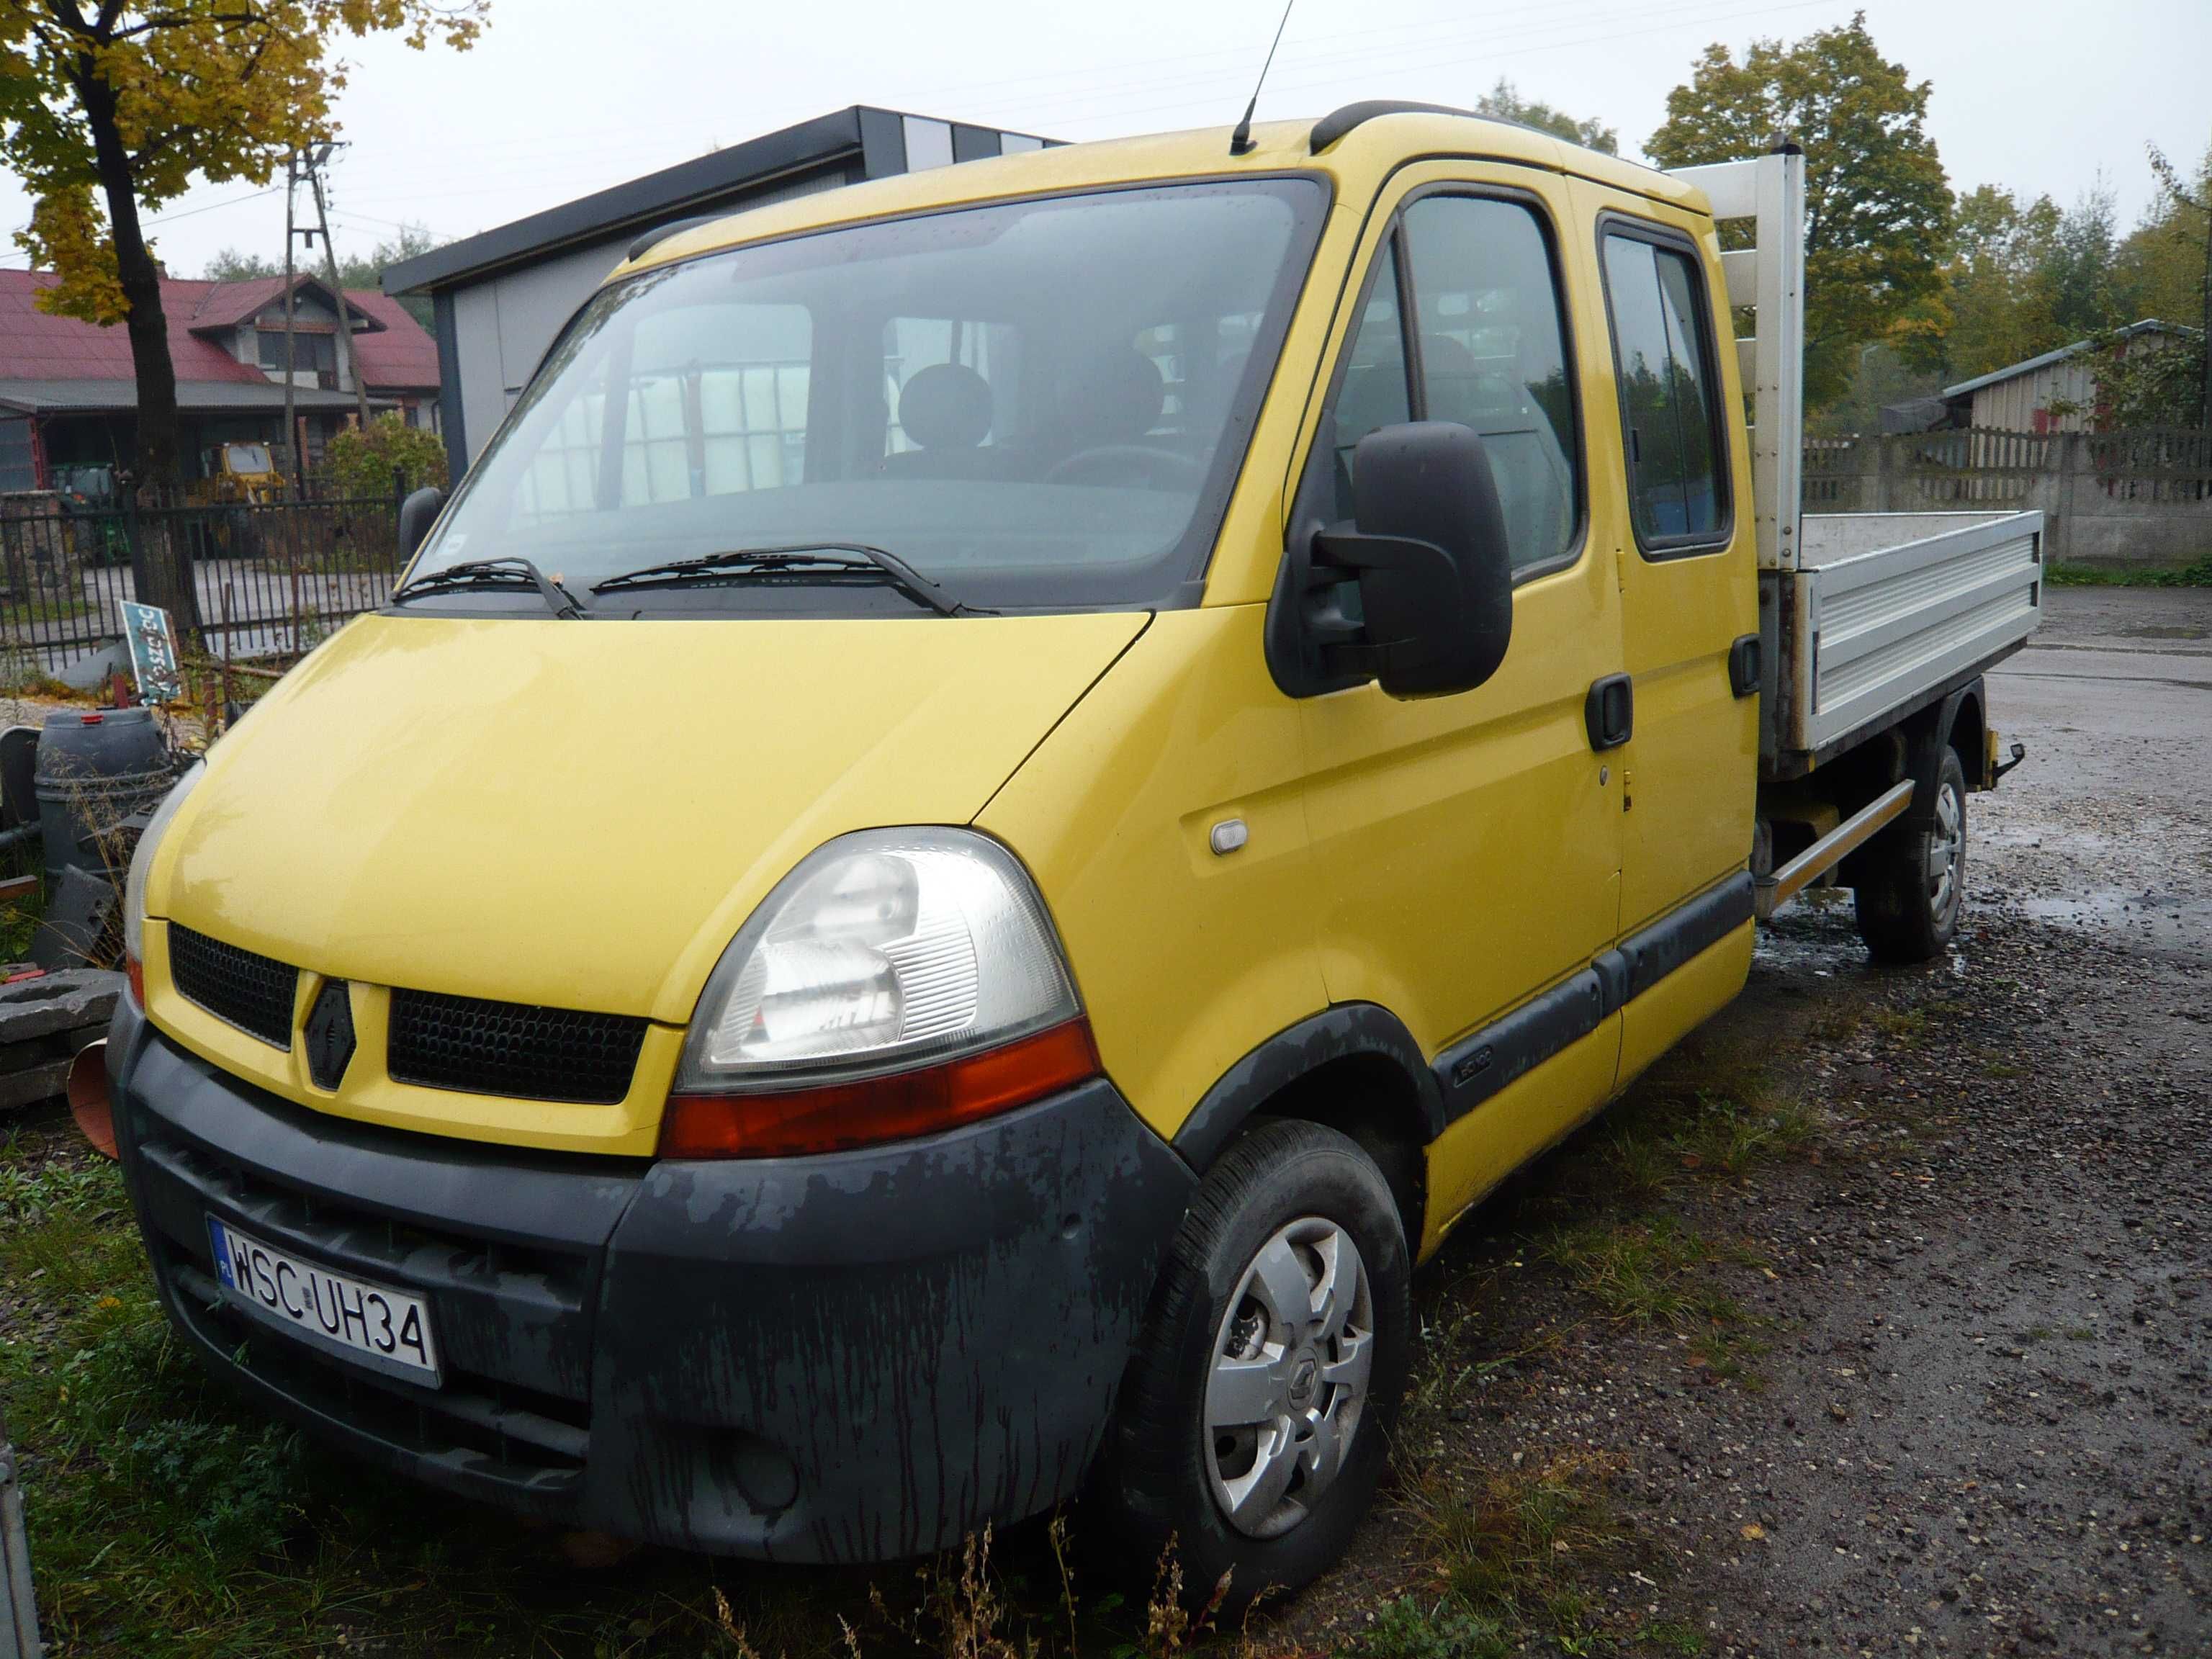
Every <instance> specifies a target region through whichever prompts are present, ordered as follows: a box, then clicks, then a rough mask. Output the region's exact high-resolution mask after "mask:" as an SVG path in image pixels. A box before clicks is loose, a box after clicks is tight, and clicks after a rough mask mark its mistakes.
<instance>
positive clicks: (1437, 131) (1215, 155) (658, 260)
mask: <svg viewBox="0 0 2212 1659" xmlns="http://www.w3.org/2000/svg"><path fill="white" fill-rule="evenodd" d="M1230 133H1231V129H1230V128H1228V127H1225V126H1222V127H1204V128H1199V129H1196V130H1194V131H1183V132H1164V133H1154V134H1150V135H1147V136H1146V137H1139V138H1114V139H1107V140H1104V141H1102V142H1099V143H1085V144H1057V145H1054V146H1052V147H1051V148H1049V149H1040V150H1031V151H1029V152H1026V153H1024V154H1019V155H1005V156H999V157H995V158H993V159H989V160H985V161H965V162H963V163H961V164H960V165H959V166H957V167H936V168H932V169H930V170H928V171H927V172H922V173H901V174H897V175H896V176H894V177H890V178H886V179H871V180H869V181H868V182H867V183H865V184H857V185H846V186H845V187H843V188H842V189H840V190H835V191H823V192H822V193H820V194H817V195H809V196H802V197H796V198H793V199H792V200H789V201H784V202H775V203H771V204H767V205H765V206H762V207H757V208H751V209H748V210H744V211H742V212H738V213H733V214H730V215H728V216H722V217H718V218H714V219H710V220H706V221H702V222H699V223H697V224H695V225H687V226H684V227H682V228H678V229H675V230H673V231H670V232H665V233H661V234H658V235H657V236H652V237H647V238H642V239H641V240H640V243H639V244H638V245H637V252H636V253H635V256H634V257H633V258H629V259H626V260H624V261H623V263H622V264H619V265H617V267H616V268H615V270H613V271H612V272H611V273H609V280H610V281H612V280H613V279H614V278H615V277H617V276H629V275H630V274H631V273H632V272H634V271H637V270H644V269H646V268H647V267H649V266H653V265H658V264H666V263H668V262H670V261H671V260H676V259H685V258H694V257H696V256H697V255H699V254H702V253H709V252H716V251H718V250H720V249H721V248H725V247H734V246H738V245H739V244H741V243H745V242H754V241H761V240H768V239H769V238H773V237H778V236H788V235H792V234H796V233H799V232H803V231H809V230H820V229H825V228H829V227H830V226H833V225H841V224H849V223H852V222H856V221H859V220H863V219H875V218H885V217H890V216H896V215H899V214H905V213H915V212H922V211H927V210H930V209H933V208H944V207H957V206H965V205H968V204H972V203H977V202H987V201H993V200H997V199H1000V198H1003V197H1020V196H1034V195H1041V194H1048V193H1052V192H1054V191H1072V190H1091V189H1098V188H1101V187H1103V186H1111V185H1133V184H1145V183H1150V182H1155V181H1164V180H1173V179H1231V178H1236V177H1238V176H1240V175H1245V174H1250V175H1255V176H1257V175H1267V174H1273V175H1280V174H1282V173H1286V172H1297V173H1319V174H1321V175H1322V176H1323V177H1325V178H1327V179H1329V180H1330V181H1331V182H1332V183H1333V184H1334V185H1335V186H1336V190H1337V194H1338V197H1339V199H1340V200H1355V201H1356V200H1359V199H1362V198H1363V197H1365V196H1368V195H1370V194H1371V193H1372V192H1373V191H1375V190H1376V188H1377V187H1379V186H1380V185H1381V184H1382V182H1383V179H1385V178H1387V177H1388V176H1389V174H1390V173H1392V172H1394V171H1395V170H1396V169H1397V168H1398V167H1400V166H1401V165H1403V164H1404V163H1405V162H1407V161H1411V160H1413V159H1415V158H1417V157H1429V156H1445V155H1466V156H1480V157H1484V158H1486V159H1493V160H1497V161H1510V162H1515V163H1518V164H1520V165H1522V166H1527V167H1542V168H1544V169H1545V170H1547V171H1548V172H1553V173H1572V174H1574V175H1576V176H1577V177H1580V178H1584V179H1590V180H1592V181H1593V182H1595V183H1598V184H1602V185H1612V186H1613V187H1615V188H1617V189H1620V190H1626V191H1634V192H1635V193H1637V194H1638V195H1641V196H1648V197H1655V198H1656V199H1657V200H1660V201H1663V202H1668V203H1672V204H1674V205H1676V206H1678V207H1681V208H1685V209H1687V210H1690V211H1692V212H1699V213H1702V212H1705V211H1708V210H1709V209H1708V204H1707V203H1706V201H1705V195H1704V193H1703V192H1702V191H1699V190H1698V189H1697V188H1696V187H1695V186H1693V185H1687V184H1685V183H1683V182H1682V181H1681V180H1680V179H1675V178H1674V177H1673V176H1671V175H1670V174H1668V173H1661V172H1658V171H1656V170H1655V169H1653V168H1650V167H1639V166H1638V165H1637V164H1636V163H1634V162H1632V161H1622V160H1620V158H1619V157H1618V156H1613V155H1604V154H1602V153H1601V152H1599V151H1597V150H1594V149H1584V148H1583V146H1581V145H1579V144H1571V143H1567V142H1566V141H1565V140H1564V139H1561V138H1558V137H1553V135H1552V134H1550V133H1548V132H1543V131H1538V130H1537V129H1535V128H1534V127H1527V126H1522V125H1520V124H1519V123H1517V122H1513V121H1498V120H1492V119H1490V118H1486V117H1483V116H1478V115H1471V114H1462V113H1459V112H1451V111H1445V110H1441V109H1434V108H1425V107H1420V106H1392V105H1378V104H1369V105H1352V106H1346V109H1344V110H1340V111H1339V112H1337V113H1336V114H1335V115H1334V116H1331V117H1328V118H1323V119H1322V120H1319V121H1313V120H1304V121H1269V122H1264V123H1261V124H1260V125H1255V127H1254V128H1253V129H1252V134H1251V138H1252V144H1251V148H1250V149H1249V150H1248V151H1247V152H1246V153H1245V154H1243V155H1231V154H1230V150H1229V140H1230ZM1316 138H1320V139H1322V140H1323V141H1325V142H1324V143H1323V145H1322V149H1321V150H1320V151H1319V152H1318V153H1316V150H1315V149H1314V143H1315V140H1316Z"/></svg>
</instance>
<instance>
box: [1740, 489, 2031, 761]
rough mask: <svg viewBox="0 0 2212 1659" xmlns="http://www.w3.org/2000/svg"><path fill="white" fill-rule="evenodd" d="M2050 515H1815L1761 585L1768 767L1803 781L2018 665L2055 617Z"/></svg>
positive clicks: (1764, 758)
mask: <svg viewBox="0 0 2212 1659" xmlns="http://www.w3.org/2000/svg"><path fill="white" fill-rule="evenodd" d="M2043 582H2044V568H2043V515H2042V514H2041V513H1814V514H1808V515H1806V516H1805V517H1804V518H1803V519H1802V520H1800V538H1799V544H1798V563H1797V568H1796V569H1794V570H1772V571H1765V572H1762V573H1761V574H1760V605H1761V613H1762V614H1761V621H1762V624H1763V625H1764V629H1765V631H1767V632H1768V634H1769V637H1770V638H1771V639H1772V641H1773V642H1774V647H1775V648H1774V658H1773V660H1774V667H1775V671H1774V673H1773V675H1772V678H1771V686H1770V688H1769V689H1770V690H1771V696H1770V698H1769V702H1768V708H1767V714H1766V718H1765V722H1764V726H1763V730H1762V734H1761V735H1762V741H1761V744H1760V750H1761V753H1760V760H1761V763H1762V766H1763V769H1765V771H1766V772H1767V773H1768V775H1772V776H1795V775H1802V773H1803V772H1806V771H1808V770H1809V769H1812V768H1813V767H1814V766H1817V765H1819V764H1820V763H1821V762H1822V761H1825V760H1826V759H1828V758H1829V757H1832V756H1833V755H1836V754H1838V753H1841V752H1842V751H1843V750H1845V749H1848V748H1850V746H1852V744H1855V743H1857V742H1858V741H1860V740H1862V739H1863V738H1865V737H1867V736H1868V735H1869V734H1871V733H1872V732H1875V731H1879V730H1881V728H1882V727H1883V726H1887V725H1889V724H1891V723H1893V722H1894V721H1895V720H1898V719H1899V718H1901V717H1903V716H1904V715H1905V714H1911V713H1912V712H1914V711H1915V710H1917V709H1919V708H1923V707H1925V706H1926V705H1927V704H1928V703H1929V702H1932V701H1933V700H1934V699H1936V697H1938V696H1942V694H1943V693H1944V692H1946V691H1948V690H1950V689H1951V688H1952V687H1954V686H1955V685H1958V684H1961V683H1963V682H1964V681H1966V680H1967V679H1970V678H1972V677H1973V676H1975V675H1977V674H1978V673H1980V672H1982V671H1984V669H1986V668H1988V667H1989V666H1990V664H1992V663H1995V662H1996V661H1998V660H1999V659H2002V658H2004V657H2006V656H2008V655H2010V654H2011V653H2013V652H2015V651H2016V650H2018V649H2019V648H2020V647H2021V645H2022V644H2024V643H2025V642H2026V641H2027V638H2028V636H2029V635H2031V634H2033V633H2034V631H2035V629H2036V628H2037V626H2038V624H2039V623H2040V622H2041V621H2042V615H2043Z"/></svg>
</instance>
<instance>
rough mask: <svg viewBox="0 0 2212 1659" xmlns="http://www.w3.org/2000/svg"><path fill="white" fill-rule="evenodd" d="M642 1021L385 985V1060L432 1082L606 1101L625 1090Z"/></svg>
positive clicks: (403, 1077)
mask: <svg viewBox="0 0 2212 1659" xmlns="http://www.w3.org/2000/svg"><path fill="white" fill-rule="evenodd" d="M645 1026H646V1022H645V1021H644V1020H642V1019H639V1018H634V1017H632V1016H629V1015H626V1014H587V1013H580V1012H576V1011H574V1010H573V1009H568V1008H540V1007H536V1006H532V1005H531V1004H529V1003H523V1002H490V1001H486V1000H483V999H482V998H479V997H455V996H445V995H441V994H438V993H436V992H433V991H403V990H395V991H393V992H392V1030H391V1037H390V1047H389V1048H388V1050H387V1052H386V1069H387V1070H388V1071H389V1072H390V1073H391V1074H392V1077H393V1078H394V1079H397V1080H398V1081H399V1082H402V1083H415V1084H420V1085H423V1086H425V1087H427V1088H432V1089H459V1090H465V1091H467V1092H469V1093H471V1094H479V1095H506V1096H509V1097H519V1098H521V1099H525V1100H572V1101H578V1102H584V1103H592V1104H597V1105H612V1104H613V1103H616V1102H617V1101H619V1100H622V1099H623V1098H624V1097H626V1096H628V1095H629V1086H630V1078H631V1074H632V1073H635V1071H636V1070H637V1056H638V1051H639V1049H640V1048H641V1046H642V1045H643V1043H644V1042H645Z"/></svg>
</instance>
